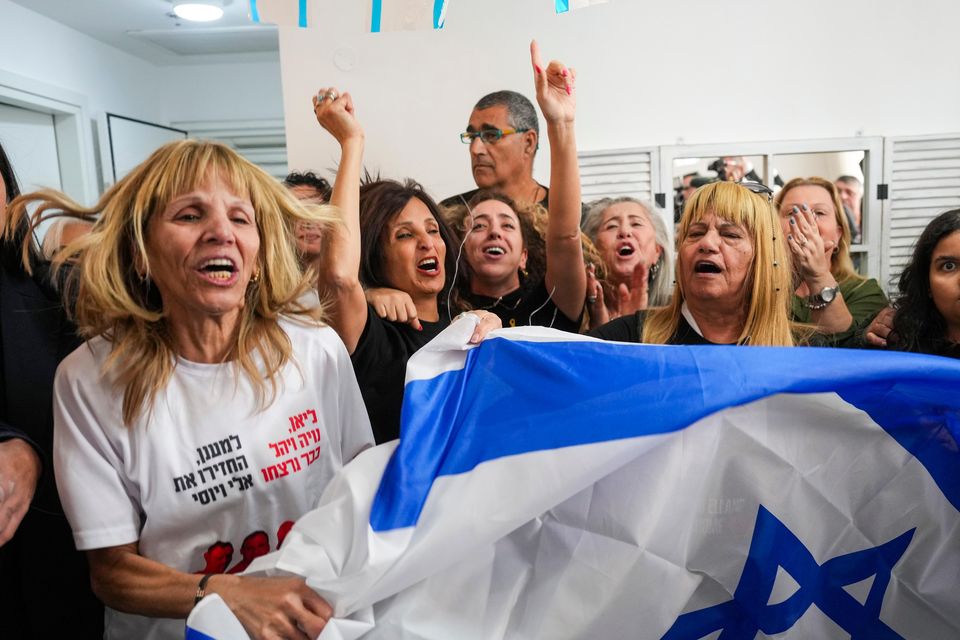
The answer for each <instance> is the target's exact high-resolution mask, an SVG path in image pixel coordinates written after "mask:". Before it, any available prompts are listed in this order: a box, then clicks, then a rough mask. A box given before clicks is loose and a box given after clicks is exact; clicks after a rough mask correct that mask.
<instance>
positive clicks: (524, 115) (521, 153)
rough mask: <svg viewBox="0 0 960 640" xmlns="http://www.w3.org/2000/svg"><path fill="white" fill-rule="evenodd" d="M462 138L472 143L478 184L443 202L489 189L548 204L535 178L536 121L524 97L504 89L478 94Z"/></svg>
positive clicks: (461, 201) (465, 199)
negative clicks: (478, 97)
mask: <svg viewBox="0 0 960 640" xmlns="http://www.w3.org/2000/svg"><path fill="white" fill-rule="evenodd" d="M460 140H461V141H462V142H463V143H464V144H468V145H470V166H471V168H472V170H473V180H474V182H475V183H476V184H477V187H478V188H477V189H474V190H472V191H467V192H466V193H461V194H459V195H455V196H452V197H450V198H447V199H446V200H444V201H443V202H441V204H442V205H444V206H448V207H449V206H453V205H457V204H461V205H462V204H466V203H467V202H469V201H470V198H471V197H472V196H473V195H474V194H475V193H477V191H479V190H480V189H492V190H495V191H500V192H502V193H504V194H506V195H507V196H509V197H510V198H512V199H513V200H516V201H520V202H538V203H540V204H541V205H542V206H543V207H544V208H546V206H547V202H548V199H549V190H548V189H547V188H546V187H545V186H543V185H541V184H540V183H538V182H537V181H536V180H534V179H533V158H534V156H535V155H536V153H537V147H538V146H539V140H540V125H539V122H538V121H537V111H536V109H534V107H533V104H532V103H531V102H530V101H529V100H528V99H527V98H525V97H524V96H523V95H521V94H519V93H517V92H516V91H507V90H504V91H496V92H494V93H490V94H488V95H485V96H484V97H482V98H480V101H479V102H477V104H476V106H474V108H473V113H471V114H470V123H469V124H468V125H467V130H466V131H465V132H463V133H461V134H460Z"/></svg>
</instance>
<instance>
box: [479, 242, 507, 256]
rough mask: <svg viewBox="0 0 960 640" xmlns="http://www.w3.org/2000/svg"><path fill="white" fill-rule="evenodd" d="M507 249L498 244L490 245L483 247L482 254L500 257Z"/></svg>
mask: <svg viewBox="0 0 960 640" xmlns="http://www.w3.org/2000/svg"><path fill="white" fill-rule="evenodd" d="M506 253H507V250H506V249H504V248H503V247H501V246H498V245H490V246H488V247H484V248H483V255H485V256H489V257H491V258H500V257H502V256H504V255H506Z"/></svg>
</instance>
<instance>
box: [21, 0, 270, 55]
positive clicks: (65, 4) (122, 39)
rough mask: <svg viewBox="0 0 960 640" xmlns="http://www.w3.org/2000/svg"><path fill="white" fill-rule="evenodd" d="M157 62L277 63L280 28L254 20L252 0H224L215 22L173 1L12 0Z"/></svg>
mask: <svg viewBox="0 0 960 640" xmlns="http://www.w3.org/2000/svg"><path fill="white" fill-rule="evenodd" d="M12 1H13V2H15V3H17V4H19V5H21V6H23V7H25V8H27V9H30V10H31V11H35V12H37V13H40V14H43V15H45V16H47V17H48V18H51V19H53V20H56V21H57V22H60V23H61V24H64V25H66V26H68V27H70V28H72V29H76V30H77V31H80V32H82V33H85V34H87V35H89V36H91V37H93V38H96V39H97V40H100V41H101V42H104V43H106V44H108V45H111V46H113V47H116V48H117V49H121V50H123V51H126V52H127V53H130V54H133V55H135V56H138V57H140V58H143V59H145V60H148V61H150V62H152V63H154V64H162V65H171V64H208V63H215V62H253V61H274V60H277V59H278V56H279V54H278V51H279V48H278V35H277V29H276V27H272V26H263V25H256V24H254V23H252V22H251V21H250V17H249V10H250V2H249V0H222V4H223V6H224V16H223V18H222V19H220V20H218V21H216V22H207V23H190V22H186V21H183V20H180V19H179V18H177V17H176V16H174V15H173V3H172V1H171V0H12Z"/></svg>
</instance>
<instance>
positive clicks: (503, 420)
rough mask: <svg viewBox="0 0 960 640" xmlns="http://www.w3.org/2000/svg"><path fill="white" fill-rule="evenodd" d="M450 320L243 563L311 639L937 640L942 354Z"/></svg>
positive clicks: (956, 520)
mask: <svg viewBox="0 0 960 640" xmlns="http://www.w3.org/2000/svg"><path fill="white" fill-rule="evenodd" d="M473 326H474V325H473V322H472V318H467V319H464V320H461V321H458V322H457V323H454V325H453V326H451V327H450V328H449V329H447V331H445V332H444V333H443V334H441V335H440V336H439V337H438V338H437V339H436V340H434V341H433V342H431V343H430V344H429V345H427V346H426V347H424V348H423V349H422V350H421V351H420V352H419V353H418V354H417V355H416V356H415V357H414V358H412V359H411V361H410V363H409V365H408V374H407V386H406V390H405V399H404V407H403V417H402V421H403V431H402V433H403V436H402V438H401V440H400V442H399V445H397V444H396V443H390V444H387V445H382V446H380V447H377V448H375V449H372V450H369V451H367V452H365V453H364V454H362V455H361V456H359V457H358V458H357V459H356V460H354V461H353V462H352V463H351V464H349V465H347V466H346V467H345V468H344V470H343V472H342V473H341V474H340V475H339V476H338V477H337V478H336V479H335V480H334V481H333V482H332V483H331V485H330V486H329V487H328V489H327V491H326V492H325V493H324V495H323V497H322V499H321V501H320V504H319V505H318V507H317V508H316V509H315V510H314V511H312V512H310V513H308V514H307V515H306V516H304V517H303V518H301V519H300V520H299V521H298V522H297V524H296V525H295V527H294V528H293V530H292V531H291V533H290V534H289V535H288V537H287V540H286V542H285V544H284V547H283V549H282V550H281V551H279V552H276V553H274V554H271V555H270V556H265V557H264V558H260V559H259V561H258V563H255V565H254V566H253V567H251V569H252V570H253V571H259V572H261V573H266V574H277V575H288V574H295V575H301V576H304V577H305V578H306V579H307V581H308V584H309V585H310V586H311V587H313V588H314V589H316V590H317V591H318V593H320V595H322V596H323V597H324V598H326V599H327V600H328V601H329V602H330V603H331V604H332V605H333V606H334V609H335V615H336V617H337V619H335V620H332V621H331V623H330V624H329V625H328V627H327V629H326V630H325V631H324V633H323V634H322V635H321V638H356V637H359V636H360V635H363V634H366V635H363V637H364V638H410V639H414V638H415V639H418V640H422V639H427V638H453V637H455V638H477V639H484V640H486V639H491V638H495V639H496V638H509V639H520V638H523V639H526V638H624V639H627V638H630V639H634V638H654V639H656V638H666V639H670V640H686V639H695V638H723V639H724V640H728V639H731V638H732V639H741V638H742V639H747V638H749V639H753V638H756V637H767V636H774V635H776V636H777V637H785V638H854V639H861V640H865V639H871V640H872V639H888V638H889V639H893V638H911V639H914V638H916V639H925V638H930V639H940V638H956V637H960V589H958V584H960V512H958V509H960V393H958V390H960V363H958V362H956V361H953V360H948V359H944V358H936V357H931V356H922V355H911V354H891V353H883V352H865V351H864V352H860V351H839V350H831V349H814V348H794V349H778V348H761V347H677V346H649V345H625V344H617V343H605V342H599V341H594V340H591V339H588V338H584V337H580V336H575V335H571V334H564V333H560V332H556V331H551V330H548V329H541V328H519V329H506V330H501V331H498V332H495V333H494V334H493V336H492V337H490V338H488V339H487V340H486V341H485V342H484V343H483V344H482V345H480V346H479V347H477V348H466V347H463V346H462V345H464V344H465V343H466V342H467V339H468V337H469V336H470V334H471V332H472V330H473ZM191 620H192V617H191ZM781 634H782V635H781ZM213 637H218V638H219V637H221V636H216V635H214V636H213ZM223 637H228V636H223Z"/></svg>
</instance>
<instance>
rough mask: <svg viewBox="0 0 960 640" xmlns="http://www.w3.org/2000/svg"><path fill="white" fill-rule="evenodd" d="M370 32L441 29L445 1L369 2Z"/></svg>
mask: <svg viewBox="0 0 960 640" xmlns="http://www.w3.org/2000/svg"><path fill="white" fill-rule="evenodd" d="M370 2H371V4H370V31H371V32H373V33H379V32H381V31H417V30H421V29H442V28H443V23H444V20H445V19H446V13H447V0H370Z"/></svg>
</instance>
